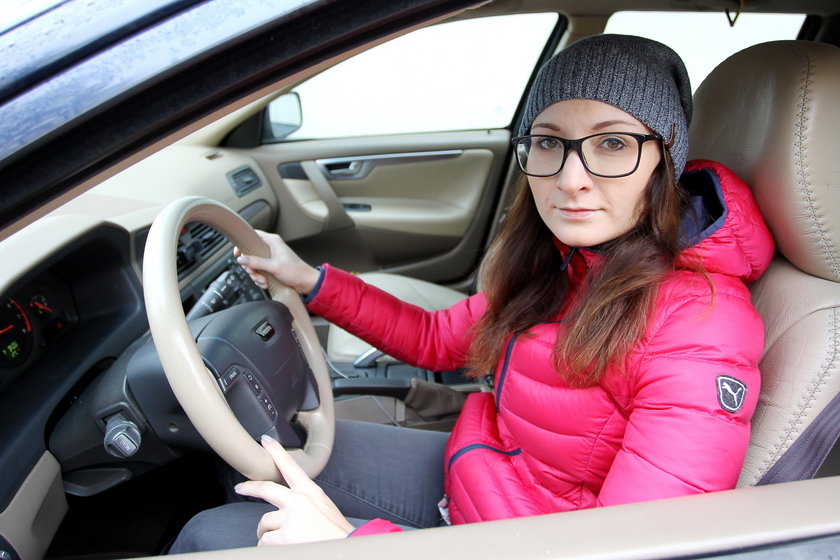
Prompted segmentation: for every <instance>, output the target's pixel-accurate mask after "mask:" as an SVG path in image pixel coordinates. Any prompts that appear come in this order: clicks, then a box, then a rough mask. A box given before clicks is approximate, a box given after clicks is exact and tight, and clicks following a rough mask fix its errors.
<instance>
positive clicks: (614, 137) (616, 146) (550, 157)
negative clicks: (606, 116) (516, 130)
mask: <svg viewBox="0 0 840 560" xmlns="http://www.w3.org/2000/svg"><path fill="white" fill-rule="evenodd" d="M572 143H573V144H574V141H572ZM640 147H641V142H639V139H638V138H636V137H635V136H631V135H627V134H616V133H608V134H598V135H595V136H590V137H588V138H583V139H582V140H581V141H580V149H579V155H580V156H581V158H582V159H583V164H584V166H585V167H586V168H587V169H588V170H589V172H590V173H594V174H596V175H602V176H607V177H610V176H620V175H628V174H630V173H633V171H635V170H636V167H637V165H638V162H639V150H640ZM564 155H565V146H564V143H563V141H561V140H559V139H557V138H554V137H551V136H526V137H524V138H522V139H520V140H519V141H518V142H517V144H516V156H517V158H518V159H519V164H520V166H521V167H522V170H523V171H525V173H527V174H528V175H541V176H551V175H555V174H557V173H558V172H559V171H560V169H561V168H562V166H563V165H564Z"/></svg>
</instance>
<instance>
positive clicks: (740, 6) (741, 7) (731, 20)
mask: <svg viewBox="0 0 840 560" xmlns="http://www.w3.org/2000/svg"><path fill="white" fill-rule="evenodd" d="M724 11H725V12H726V19H727V20H729V27H735V22H736V21H738V16H740V15H741V12H743V11H744V0H738V13H737V14H735V17H734V18H733V17H732V14H730V13H729V8H726V9H725V10H724Z"/></svg>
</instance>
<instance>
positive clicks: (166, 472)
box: [45, 455, 225, 560]
mask: <svg viewBox="0 0 840 560" xmlns="http://www.w3.org/2000/svg"><path fill="white" fill-rule="evenodd" d="M219 463H220V462H219V460H218V459H217V458H215V457H212V456H208V455H191V456H185V457H182V458H180V459H178V460H176V461H174V462H172V463H171V464H169V465H166V466H165V467H160V468H156V469H155V470H153V471H151V472H149V473H147V474H144V475H141V476H139V477H137V478H135V479H133V480H131V481H129V482H127V483H125V484H122V485H120V486H118V487H116V488H114V489H112V490H109V491H107V492H104V493H103V494H100V495H97V496H91V497H87V498H80V497H76V496H69V495H68V496H67V498H68V503H69V506H70V509H69V512H68V514H67V515H66V517H65V518H64V521H63V523H62V524H61V527H60V528H59V530H58V533H57V534H56V536H55V538H54V539H53V541H52V543H51V545H50V547H49V549H48V550H47V553H46V557H45V558H46V559H48V560H71V559H72V560H82V559H91V560H93V559H96V560H106V559H111V558H134V557H141V556H150V555H156V554H162V553H165V552H166V551H167V550H168V549H169V546H170V545H171V544H172V542H173V541H174V539H175V537H176V536H177V535H178V532H179V531H180V529H181V527H183V526H184V524H185V523H186V522H187V521H188V520H189V519H190V518H191V517H192V516H193V515H195V514H196V513H198V512H199V511H202V510H204V509H207V508H211V507H215V506H217V505H220V504H221V503H223V501H224V495H225V493H224V492H223V489H222V484H221V483H220V480H221V479H222V478H224V476H223V475H220V473H222V472H224V469H225V468H224V467H223V466H222V465H220V464H219Z"/></svg>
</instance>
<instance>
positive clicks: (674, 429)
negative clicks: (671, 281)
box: [598, 281, 764, 506]
mask: <svg viewBox="0 0 840 560" xmlns="http://www.w3.org/2000/svg"><path fill="white" fill-rule="evenodd" d="M736 282H737V281H736ZM738 284H740V283H738ZM670 296H671V297H673V296H674V294H670ZM666 297H668V296H666ZM715 297H716V299H715V304H714V306H713V307H711V306H709V299H708V297H693V298H687V297H686V298H682V299H680V297H678V296H677V297H676V298H674V299H673V300H671V302H670V303H669V304H668V307H669V309H668V310H667V312H666V313H665V314H663V315H661V317H662V318H661V320H660V321H659V324H658V325H653V326H652V328H651V329H650V330H649V331H648V332H649V334H648V339H647V342H648V343H647V345H646V348H645V350H644V355H643V356H642V358H641V360H640V361H639V370H638V372H637V374H636V376H635V387H633V389H632V394H631V395H629V407H628V413H629V422H628V425H627V431H626V433H625V437H624V441H623V443H622V447H621V449H620V451H619V452H618V454H617V455H616V458H615V461H614V463H613V465H612V467H611V468H610V471H609V473H608V475H607V478H606V480H605V482H604V485H603V487H602V488H601V492H600V494H599V498H598V505H602V506H605V505H614V504H622V503H630V502H636V501H643V500H653V499H659V498H668V497H673V496H682V495H687V494H695V493H702V492H711V491H715V490H725V489H731V488H734V487H735V484H736V482H737V480H738V476H739V473H740V470H741V467H742V465H743V461H744V457H745V455H746V450H747V445H748V443H749V438H750V417H751V416H752V414H753V411H754V410H755V406H756V403H757V401H758V393H759V386H760V376H759V371H758V361H759V359H760V357H761V353H762V350H763V346H764V330H763V327H762V323H761V319H760V318H759V316H758V314H757V313H756V312H755V310H754V308H753V307H752V305H751V303H750V301H749V293H748V292H747V290H746V288H745V287H743V285H739V286H738V285H736V286H733V285H728V286H725V287H724V288H723V289H719V290H718V291H717V293H716V296H715Z"/></svg>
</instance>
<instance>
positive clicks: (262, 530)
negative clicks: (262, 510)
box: [257, 509, 286, 540]
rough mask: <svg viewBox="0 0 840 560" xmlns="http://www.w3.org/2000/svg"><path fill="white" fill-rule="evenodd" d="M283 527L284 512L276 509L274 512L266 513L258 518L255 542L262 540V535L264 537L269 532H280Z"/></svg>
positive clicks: (284, 522) (284, 520) (284, 521)
mask: <svg viewBox="0 0 840 560" xmlns="http://www.w3.org/2000/svg"><path fill="white" fill-rule="evenodd" d="M285 525H286V512H285V510H282V509H278V510H276V511H270V512H268V513H266V514H265V515H263V516H262V517H261V518H260V522H259V523H258V524H257V540H259V539H261V538H263V535H265V534H266V533H268V532H269V531H277V530H280V529H282V528H283V527H285Z"/></svg>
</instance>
